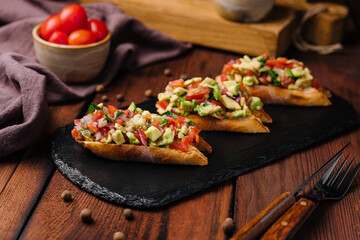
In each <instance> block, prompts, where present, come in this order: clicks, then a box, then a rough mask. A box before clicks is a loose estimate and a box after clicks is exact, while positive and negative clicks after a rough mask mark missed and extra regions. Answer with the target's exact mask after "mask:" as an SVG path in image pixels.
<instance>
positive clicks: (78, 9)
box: [60, 4, 88, 34]
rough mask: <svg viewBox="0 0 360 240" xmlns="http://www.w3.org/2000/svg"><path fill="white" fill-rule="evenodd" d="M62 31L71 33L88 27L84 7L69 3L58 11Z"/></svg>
mask: <svg viewBox="0 0 360 240" xmlns="http://www.w3.org/2000/svg"><path fill="white" fill-rule="evenodd" d="M60 20H61V24H62V28H63V31H64V32H65V33H68V34H69V33H71V32H73V31H75V30H78V29H87V28H88V17H87V14H86V11H85V9H84V8H83V7H82V6H80V5H78V4H70V5H68V6H66V7H64V8H63V9H62V10H61V12H60Z"/></svg>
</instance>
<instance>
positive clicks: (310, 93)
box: [246, 85, 331, 106]
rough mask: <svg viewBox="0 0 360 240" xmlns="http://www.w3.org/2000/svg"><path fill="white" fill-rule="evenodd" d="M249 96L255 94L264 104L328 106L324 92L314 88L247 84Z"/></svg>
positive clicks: (328, 101)
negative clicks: (301, 88) (295, 88)
mask: <svg viewBox="0 0 360 240" xmlns="http://www.w3.org/2000/svg"><path fill="white" fill-rule="evenodd" d="M246 89H247V90H248V92H249V94H250V95H251V96H256V97H259V98H260V99H261V101H262V102H263V103H265V104H282V105H296V106H329V105H331V102H330V100H329V99H328V98H327V97H326V96H325V94H324V93H323V92H321V91H319V90H317V89H315V88H312V87H309V88H305V89H304V90H303V91H300V90H290V89H285V88H280V87H274V86H265V85H255V86H247V87H246Z"/></svg>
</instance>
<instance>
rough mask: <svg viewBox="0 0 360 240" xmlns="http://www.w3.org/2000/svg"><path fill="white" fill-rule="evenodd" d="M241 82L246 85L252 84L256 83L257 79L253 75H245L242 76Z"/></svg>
mask: <svg viewBox="0 0 360 240" xmlns="http://www.w3.org/2000/svg"><path fill="white" fill-rule="evenodd" d="M243 83H244V84H245V85H247V86H252V85H253V84H258V83H259V81H258V80H257V79H256V77H255V76H246V77H243Z"/></svg>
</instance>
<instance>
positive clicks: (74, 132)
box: [71, 129, 79, 138]
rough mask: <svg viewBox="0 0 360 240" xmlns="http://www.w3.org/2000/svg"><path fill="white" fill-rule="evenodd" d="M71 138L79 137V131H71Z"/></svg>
mask: <svg viewBox="0 0 360 240" xmlns="http://www.w3.org/2000/svg"><path fill="white" fill-rule="evenodd" d="M71 136H72V137H73V138H74V137H77V136H79V131H78V130H76V129H73V130H72V131H71Z"/></svg>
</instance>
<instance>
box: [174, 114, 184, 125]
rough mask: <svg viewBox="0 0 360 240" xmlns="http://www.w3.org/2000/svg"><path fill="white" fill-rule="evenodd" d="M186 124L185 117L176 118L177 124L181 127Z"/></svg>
mask: <svg viewBox="0 0 360 240" xmlns="http://www.w3.org/2000/svg"><path fill="white" fill-rule="evenodd" d="M184 122H185V118H184V117H180V116H178V117H177V118H176V123H177V124H179V125H181V124H183V123H184Z"/></svg>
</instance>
